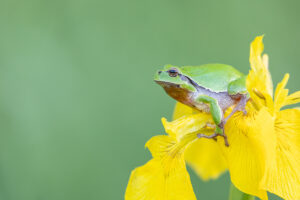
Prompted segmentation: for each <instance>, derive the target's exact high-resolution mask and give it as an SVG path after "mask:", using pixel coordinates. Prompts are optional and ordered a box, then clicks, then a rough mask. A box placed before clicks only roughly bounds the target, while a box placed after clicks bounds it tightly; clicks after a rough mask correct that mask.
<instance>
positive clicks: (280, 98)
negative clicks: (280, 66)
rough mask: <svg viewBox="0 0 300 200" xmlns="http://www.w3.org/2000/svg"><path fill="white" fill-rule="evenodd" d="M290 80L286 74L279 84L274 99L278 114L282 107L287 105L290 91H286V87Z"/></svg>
mask: <svg viewBox="0 0 300 200" xmlns="http://www.w3.org/2000/svg"><path fill="white" fill-rule="evenodd" d="M288 80H289V74H285V75H284V77H283V79H282V81H281V82H280V83H278V84H277V87H276V91H275V97H274V104H275V106H274V107H275V111H276V112H278V111H279V110H280V108H281V107H283V106H284V105H285V102H286V99H287V96H288V93H289V90H288V89H285V86H286V84H287V82H288Z"/></svg>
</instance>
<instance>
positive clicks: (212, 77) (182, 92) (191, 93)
mask: <svg viewBox="0 0 300 200" xmlns="http://www.w3.org/2000/svg"><path fill="white" fill-rule="evenodd" d="M154 80H155V82H156V83H158V84H159V85H160V86H162V87H163V89H164V90H165V91H166V93H167V94H168V95H170V96H171V97H172V98H174V99H175V100H177V101H179V102H181V103H183V104H185V105H187V106H190V107H192V108H195V109H197V110H199V111H202V112H207V113H211V115H212V118H213V121H214V122H215V124H216V129H215V133H214V134H212V135H209V136H208V135H205V134H200V133H199V134H198V135H197V136H198V137H199V138H201V137H205V138H213V139H216V137H217V136H223V137H224V141H225V145H226V146H229V144H228V140H227V136H226V134H225V132H224V125H225V124H226V122H227V120H228V119H229V118H230V117H231V116H232V115H233V114H234V113H235V112H237V111H243V112H244V114H247V113H246V110H245V106H246V103H247V101H248V99H249V93H248V91H247V89H246V76H245V75H244V74H242V73H241V72H239V71H238V70H236V69H235V68H234V67H232V66H230V65H225V64H206V65H201V66H182V67H177V66H173V65H165V66H164V67H163V69H161V70H159V71H158V72H157V73H156V74H155V77H154ZM231 106H234V108H233V110H232V112H231V113H230V114H229V115H228V116H227V117H226V118H224V112H225V111H226V109H227V108H229V107H231Z"/></svg>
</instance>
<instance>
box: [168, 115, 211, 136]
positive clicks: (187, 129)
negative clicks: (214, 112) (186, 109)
mask: <svg viewBox="0 0 300 200" xmlns="http://www.w3.org/2000/svg"><path fill="white" fill-rule="evenodd" d="M162 123H163V125H164V127H165V130H166V132H167V133H168V134H169V135H171V136H173V137H175V138H177V139H178V140H180V138H181V137H182V136H184V135H186V134H187V133H193V132H197V131H198V133H199V130H201V129H202V128H204V127H206V125H207V124H208V123H209V124H214V122H213V120H212V117H211V115H210V114H208V113H200V112H199V113H198V114H192V115H186V116H184V117H181V118H179V119H177V120H174V121H172V122H167V120H166V119H165V118H162Z"/></svg>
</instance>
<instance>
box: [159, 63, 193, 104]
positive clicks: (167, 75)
mask: <svg viewBox="0 0 300 200" xmlns="http://www.w3.org/2000/svg"><path fill="white" fill-rule="evenodd" d="M154 81H155V82H156V83H158V84H159V85H160V86H162V87H163V88H164V89H165V91H166V92H167V93H168V94H169V95H171V93H172V95H171V96H172V97H173V98H175V97H174V95H176V96H177V95H181V94H182V93H183V92H185V93H186V92H195V91H196V89H195V87H194V85H193V84H192V83H191V80H190V79H189V77H187V76H185V75H183V74H182V72H181V70H180V67H177V66H173V65H165V66H164V67H163V68H162V69H161V70H159V71H157V73H156V74H155V77H154Z"/></svg>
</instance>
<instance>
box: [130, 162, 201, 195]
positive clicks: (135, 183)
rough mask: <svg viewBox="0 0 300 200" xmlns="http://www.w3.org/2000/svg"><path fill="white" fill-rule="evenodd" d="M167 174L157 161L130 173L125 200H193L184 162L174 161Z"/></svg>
mask: <svg viewBox="0 0 300 200" xmlns="http://www.w3.org/2000/svg"><path fill="white" fill-rule="evenodd" d="M172 165H174V166H172V169H173V170H170V172H169V173H168V174H166V173H165V172H164V169H163V168H164V167H163V166H162V164H161V161H160V160H159V159H152V160H150V161H149V162H148V163H147V164H145V165H144V166H141V167H138V168H136V169H135V170H133V171H132V173H131V176H130V179H129V182H128V186H127V189H126V193H125V200H195V199H196V197H195V195H194V192H193V188H192V185H191V182H190V177H189V174H188V173H187V171H186V168H185V165H184V161H183V160H182V159H180V160H177V159H176V160H174V162H173V163H172Z"/></svg>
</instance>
